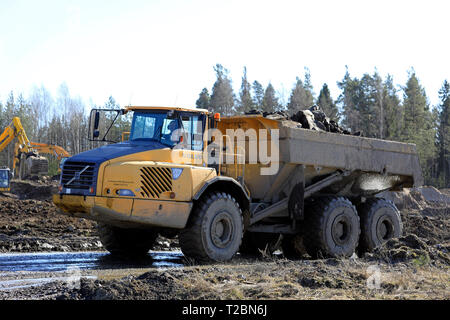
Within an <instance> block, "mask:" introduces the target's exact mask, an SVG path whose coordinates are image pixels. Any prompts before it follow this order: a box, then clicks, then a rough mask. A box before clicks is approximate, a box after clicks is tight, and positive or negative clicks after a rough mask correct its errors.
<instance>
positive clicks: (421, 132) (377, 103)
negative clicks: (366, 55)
mask: <svg viewBox="0 0 450 320" xmlns="http://www.w3.org/2000/svg"><path fill="white" fill-rule="evenodd" d="M213 70H214V72H215V74H216V80H215V82H214V83H213V86H212V88H211V89H210V90H208V88H203V89H202V90H201V92H200V94H199V96H198V99H197V101H196V107H198V108H204V109H208V110H210V111H211V112H220V113H221V114H223V115H225V116H226V115H235V114H243V113H245V112H249V111H252V110H257V111H261V112H268V113H270V112H277V111H282V112H285V113H288V114H290V115H292V114H294V113H296V112H297V111H299V110H303V109H306V108H309V107H311V106H312V105H318V106H319V107H320V108H321V109H322V110H323V111H324V112H325V114H326V115H327V116H328V117H330V118H331V119H334V120H336V121H337V122H338V123H339V125H340V126H342V127H344V128H346V129H347V130H350V131H353V132H356V131H360V132H362V135H363V136H365V137H371V138H380V139H388V140H395V141H400V142H408V143H415V144H416V145H417V150H418V153H419V157H420V163H421V166H422V170H423V174H424V178H425V183H426V184H429V185H434V186H437V187H450V129H449V128H450V126H449V122H450V119H449V110H450V84H449V82H448V81H447V80H445V81H443V84H442V87H441V88H440V90H439V92H438V94H439V103H438V104H437V105H434V106H431V105H430V103H429V102H428V98H427V95H426V92H425V89H424V88H423V87H422V85H421V84H420V81H419V78H418V77H417V75H416V73H415V71H414V69H411V70H409V72H408V80H407V82H406V83H405V84H404V85H402V86H398V85H397V84H395V83H394V80H393V77H392V76H391V75H387V76H386V77H385V78H383V77H381V76H380V74H379V73H378V72H377V70H375V71H374V72H372V73H365V74H364V75H363V76H362V77H359V78H358V77H353V76H351V75H350V73H349V71H348V68H346V71H345V74H344V77H343V78H342V79H341V80H339V81H337V85H338V88H339V90H340V94H339V96H338V97H337V98H336V99H333V98H332V97H331V94H330V90H329V88H328V85H327V84H326V83H324V84H323V86H322V88H321V89H320V92H319V94H318V95H317V96H316V94H315V93H314V88H313V85H312V83H311V73H310V71H309V69H307V68H305V70H304V74H303V76H302V77H297V78H296V79H295V82H294V85H293V87H292V89H291V91H290V93H289V96H288V98H285V97H284V95H283V94H280V93H278V92H277V91H276V90H275V88H274V86H273V85H272V84H271V83H269V84H268V85H267V86H263V85H262V84H261V83H260V82H258V81H257V80H254V81H253V82H251V81H250V80H249V78H248V75H247V68H244V70H243V74H242V78H241V86H240V90H239V92H238V93H237V95H236V94H235V93H234V91H233V86H232V79H231V77H230V74H229V71H228V70H227V69H226V68H225V67H223V66H222V65H220V64H217V65H215V66H214V68H213ZM210 92H211V93H210ZM92 107H96V108H104V109H118V108H120V105H119V104H118V103H117V102H116V101H115V100H114V98H113V97H109V98H108V99H107V100H106V101H105V102H104V103H103V104H101V105H89V108H88V107H87V105H86V104H85V102H84V101H83V99H82V98H81V97H79V96H74V95H72V94H71V93H70V92H69V88H68V87H67V85H66V84H64V83H63V84H62V85H61V86H60V87H59V88H58V90H57V93H56V95H55V96H52V94H51V93H50V92H49V91H48V90H47V89H46V88H45V87H43V86H41V87H35V88H34V89H33V90H32V91H31V93H30V94H29V96H28V97H25V96H24V95H23V94H22V93H19V94H15V93H14V92H11V93H10V94H9V96H8V97H7V98H6V100H5V101H0V130H1V131H3V129H4V128H5V127H6V126H8V125H9V124H10V123H11V120H12V118H13V117H15V116H17V117H20V119H21V121H22V124H23V126H24V128H25V130H26V133H27V135H28V138H29V139H30V140H31V141H33V142H42V143H49V144H55V145H59V146H61V147H63V148H64V149H66V150H67V151H68V152H69V153H70V154H72V155H75V154H78V153H80V152H83V151H86V150H89V149H91V148H94V147H98V146H100V145H101V144H100V143H95V142H91V141H89V140H88V139H87V135H88V128H89V113H88V112H87V110H88V109H90V108H92ZM114 116H115V115H114V114H111V115H109V116H108V117H105V118H102V121H101V123H100V127H101V129H102V128H107V127H108V125H109V123H110V121H112V119H113V118H114ZM129 129H130V118H129V117H126V118H121V119H120V120H119V121H118V123H117V124H116V125H115V126H114V127H113V128H112V129H111V130H110V133H109V135H108V138H109V139H110V140H114V141H120V140H121V133H122V132H123V131H129ZM100 131H102V130H100ZM13 153H14V144H13V143H12V144H11V145H9V146H8V147H7V148H6V150H4V151H3V152H0V165H5V166H8V167H10V168H11V167H12V161H13ZM49 158H50V160H51V161H50V169H51V171H52V172H56V170H57V167H58V162H57V161H55V160H54V159H53V158H52V157H51V156H49Z"/></svg>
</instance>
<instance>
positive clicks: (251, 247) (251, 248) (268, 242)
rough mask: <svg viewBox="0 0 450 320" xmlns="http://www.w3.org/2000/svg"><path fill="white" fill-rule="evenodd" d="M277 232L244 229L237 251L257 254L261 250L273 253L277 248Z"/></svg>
mask: <svg viewBox="0 0 450 320" xmlns="http://www.w3.org/2000/svg"><path fill="white" fill-rule="evenodd" d="M279 238H280V235H279V234H276V233H266V232H250V231H246V232H245V234H244V237H243V239H242V244H241V247H240V248H239V252H240V253H241V254H242V255H249V256H259V255H261V251H263V252H264V251H265V252H267V253H268V254H269V255H271V254H273V253H274V252H275V251H276V250H277V249H278V248H277V246H278V239H279Z"/></svg>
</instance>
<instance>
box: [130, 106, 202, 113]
mask: <svg viewBox="0 0 450 320" xmlns="http://www.w3.org/2000/svg"><path fill="white" fill-rule="evenodd" d="M125 110H126V111H134V110H176V111H188V112H198V113H206V114H207V113H209V111H208V110H206V109H198V108H183V107H157V106H127V107H125Z"/></svg>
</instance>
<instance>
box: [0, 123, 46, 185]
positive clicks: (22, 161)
mask: <svg viewBox="0 0 450 320" xmlns="http://www.w3.org/2000/svg"><path fill="white" fill-rule="evenodd" d="M16 137H17V139H18V143H16V147H15V152H14V161H13V174H14V176H15V177H17V178H19V179H23V178H24V177H26V176H30V175H40V174H47V173H48V159H47V158H45V157H42V156H40V155H39V152H38V150H37V149H38V148H36V146H37V145H36V144H35V145H34V146H33V144H32V143H31V142H30V140H29V139H28V137H27V135H26V133H25V129H24V128H23V126H22V123H21V122H20V118H18V117H14V118H13V119H12V121H11V124H10V125H9V126H7V127H6V128H5V130H4V131H3V132H2V133H1V135H0V152H2V151H3V150H4V149H5V148H6V147H7V146H8V145H9V144H10V143H11V142H12V141H13V140H14V138H16ZM4 175H5V174H2V177H3V176H4ZM3 184H5V179H2V178H0V185H2V186H3ZM8 187H9V179H8V186H7V188H8Z"/></svg>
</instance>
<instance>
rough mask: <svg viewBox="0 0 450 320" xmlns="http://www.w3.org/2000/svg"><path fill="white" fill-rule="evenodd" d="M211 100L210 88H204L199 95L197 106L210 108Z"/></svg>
mask: <svg viewBox="0 0 450 320" xmlns="http://www.w3.org/2000/svg"><path fill="white" fill-rule="evenodd" d="M210 102H211V96H210V95H209V92H208V89H206V88H203V89H202V92H200V94H199V95H198V99H197V101H196V102H195V105H196V107H197V108H200V109H209V104H210Z"/></svg>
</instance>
